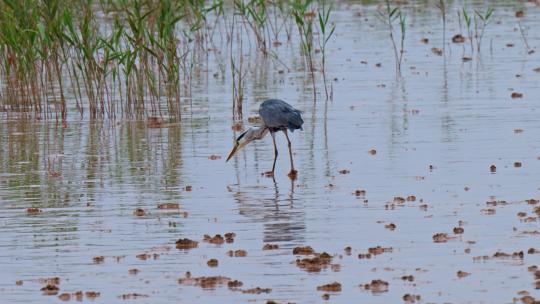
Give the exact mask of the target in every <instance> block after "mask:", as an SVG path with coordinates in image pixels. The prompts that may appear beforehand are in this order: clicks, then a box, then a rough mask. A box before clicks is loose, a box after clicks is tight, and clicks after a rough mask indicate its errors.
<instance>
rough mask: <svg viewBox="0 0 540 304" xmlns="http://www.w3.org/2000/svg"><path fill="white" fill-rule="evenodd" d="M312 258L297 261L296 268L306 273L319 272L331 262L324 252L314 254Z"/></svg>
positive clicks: (330, 257) (330, 258)
mask: <svg viewBox="0 0 540 304" xmlns="http://www.w3.org/2000/svg"><path fill="white" fill-rule="evenodd" d="M314 255H315V256H314V257H312V258H304V259H297V260H296V266H298V267H299V268H300V269H303V270H305V271H307V272H320V271H321V270H322V269H325V268H327V267H328V266H329V265H330V263H331V262H332V256H331V255H329V254H328V253H326V252H323V253H315V254H314Z"/></svg>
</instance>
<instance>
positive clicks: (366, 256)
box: [358, 253, 371, 260]
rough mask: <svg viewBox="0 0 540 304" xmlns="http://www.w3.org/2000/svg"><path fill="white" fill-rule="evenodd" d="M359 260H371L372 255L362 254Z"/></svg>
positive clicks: (359, 255)
mask: <svg viewBox="0 0 540 304" xmlns="http://www.w3.org/2000/svg"><path fill="white" fill-rule="evenodd" d="M358 258H359V259H361V260H363V259H371V253H360V254H358Z"/></svg>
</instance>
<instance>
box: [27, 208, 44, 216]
mask: <svg viewBox="0 0 540 304" xmlns="http://www.w3.org/2000/svg"><path fill="white" fill-rule="evenodd" d="M39 213H41V210H40V209H39V208H28V209H26V214H28V215H35V214H39Z"/></svg>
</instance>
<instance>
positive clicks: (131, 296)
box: [118, 292, 149, 300]
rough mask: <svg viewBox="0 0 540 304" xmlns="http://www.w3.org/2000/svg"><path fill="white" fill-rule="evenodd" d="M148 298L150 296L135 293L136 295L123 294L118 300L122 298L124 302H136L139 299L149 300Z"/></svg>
mask: <svg viewBox="0 0 540 304" xmlns="http://www.w3.org/2000/svg"><path fill="white" fill-rule="evenodd" d="M148 297H149V296H148V295H145V294H141V293H135V292H134V293H126V294H123V295H121V296H119V297H118V298H120V299H122V300H135V299H138V298H148Z"/></svg>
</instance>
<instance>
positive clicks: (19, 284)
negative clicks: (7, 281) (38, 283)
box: [15, 280, 23, 286]
mask: <svg viewBox="0 0 540 304" xmlns="http://www.w3.org/2000/svg"><path fill="white" fill-rule="evenodd" d="M22 284H23V281H21V280H17V281H15V285H17V286H22Z"/></svg>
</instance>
